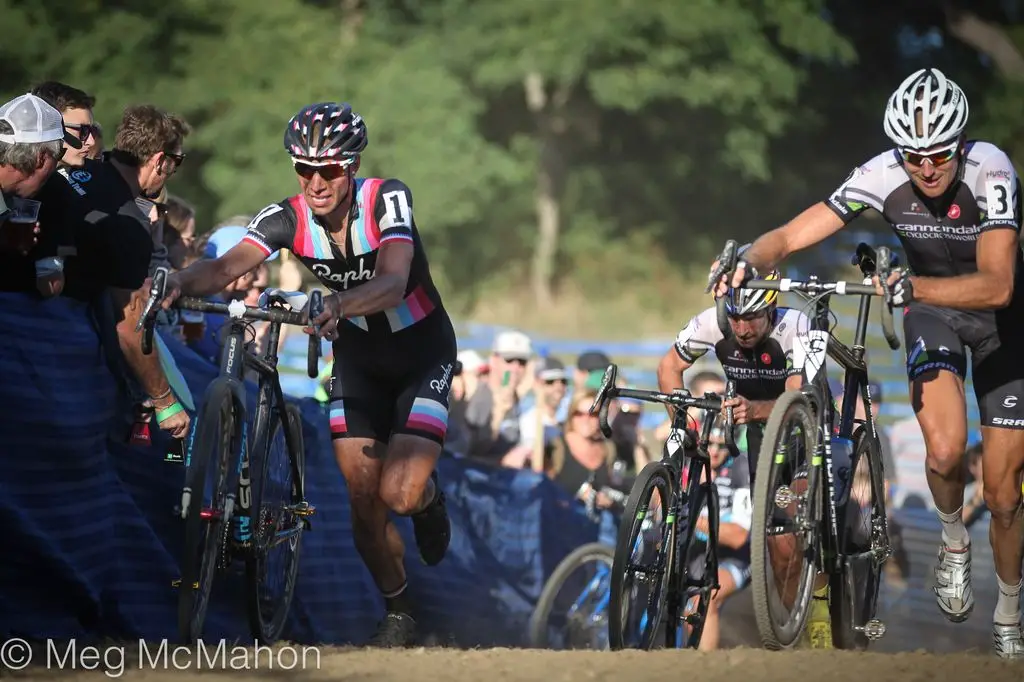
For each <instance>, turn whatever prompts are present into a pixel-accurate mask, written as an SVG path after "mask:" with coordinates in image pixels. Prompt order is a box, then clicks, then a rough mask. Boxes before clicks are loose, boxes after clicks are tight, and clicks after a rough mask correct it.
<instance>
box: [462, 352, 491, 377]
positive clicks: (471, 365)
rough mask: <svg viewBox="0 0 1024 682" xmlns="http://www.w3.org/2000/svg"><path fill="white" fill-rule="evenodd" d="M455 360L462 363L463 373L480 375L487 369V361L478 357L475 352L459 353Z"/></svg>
mask: <svg viewBox="0 0 1024 682" xmlns="http://www.w3.org/2000/svg"><path fill="white" fill-rule="evenodd" d="M456 359H457V360H458V361H459V362H461V363H462V371H463V372H472V373H475V374H480V373H482V372H485V371H487V369H488V365H487V361H486V360H484V359H483V358H482V357H480V354H479V353H477V352H476V351H475V350H463V351H459V354H458V355H457V356H456Z"/></svg>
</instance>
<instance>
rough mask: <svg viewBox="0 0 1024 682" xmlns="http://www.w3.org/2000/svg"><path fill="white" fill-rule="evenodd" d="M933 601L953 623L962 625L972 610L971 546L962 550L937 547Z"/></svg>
mask: <svg viewBox="0 0 1024 682" xmlns="http://www.w3.org/2000/svg"><path fill="white" fill-rule="evenodd" d="M934 590H935V600H936V602H937V603H938V605H939V608H940V609H942V612H943V613H944V614H945V615H946V618H948V619H949V620H951V621H953V622H954V623H962V622H963V621H965V620H967V617H968V616H969V615H971V610H972V609H973V608H974V590H973V589H971V545H970V542H968V544H967V546H966V547H965V548H964V549H950V548H949V547H946V545H945V544H943V545H941V546H940V547H939V563H938V565H937V566H936V567H935V587H934Z"/></svg>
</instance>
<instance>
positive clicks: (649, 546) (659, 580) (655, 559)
mask: <svg viewBox="0 0 1024 682" xmlns="http://www.w3.org/2000/svg"><path fill="white" fill-rule="evenodd" d="M675 490H676V486H675V483H673V481H672V474H671V471H670V470H669V468H668V467H666V466H665V465H664V464H662V463H661V462H650V463H649V464H648V465H647V466H645V467H644V468H643V470H642V471H641V472H640V475H639V476H637V478H636V480H635V481H634V482H633V489H632V491H631V492H630V493H629V499H628V500H627V501H626V508H625V511H624V512H623V515H622V522H621V524H620V526H619V536H618V540H617V541H616V543H615V561H614V562H613V565H612V585H611V595H610V599H609V604H608V639H609V644H610V646H611V648H612V649H616V650H618V649H623V648H631V649H636V648H639V649H651V648H652V647H654V645H655V642H656V640H657V634H658V631H659V626H660V625H661V618H662V615H663V611H664V607H665V602H666V597H667V588H668V584H667V583H668V579H669V577H670V575H671V573H672V567H673V562H674V561H675V552H674V550H675V531H676V528H675V517H674V516H673V514H672V512H671V510H672V496H673V495H674V494H675ZM637 574H639V576H638V575H637ZM634 600H635V601H637V602H639V603H641V604H644V608H643V609H642V610H641V611H639V612H637V613H634V612H633V609H632V608H631V606H632V605H633V602H634Z"/></svg>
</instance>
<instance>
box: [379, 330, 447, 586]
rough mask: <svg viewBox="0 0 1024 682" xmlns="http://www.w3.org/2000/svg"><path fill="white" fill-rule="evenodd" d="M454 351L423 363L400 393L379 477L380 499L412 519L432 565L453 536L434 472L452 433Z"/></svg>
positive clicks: (422, 551) (424, 555)
mask: <svg viewBox="0 0 1024 682" xmlns="http://www.w3.org/2000/svg"><path fill="white" fill-rule="evenodd" d="M450 351H451V353H450V355H449V353H447V352H445V353H440V354H439V355H440V356H441V358H442V359H441V360H433V361H429V362H427V363H425V365H424V366H425V370H424V371H422V372H419V373H418V374H417V375H415V378H414V379H413V380H412V381H410V382H409V383H408V385H407V386H405V388H404V390H403V391H402V392H401V394H400V395H399V396H398V400H397V402H396V406H395V421H394V422H393V423H392V425H391V429H392V433H393V434H394V435H393V436H392V438H391V447H390V448H389V450H388V457H387V460H386V462H385V465H384V471H383V474H382V478H381V489H380V494H381V498H382V499H383V500H384V501H385V502H386V503H387V504H388V506H389V507H390V508H391V510H392V511H394V512H395V513H396V514H400V515H402V516H410V517H412V522H413V530H414V531H415V534H416V544H417V546H418V547H419V550H420V559H422V561H423V563H425V564H427V565H428V566H435V565H437V564H438V563H440V562H441V560H442V559H443V558H444V555H445V553H446V552H447V551H448V542H449V540H450V539H451V524H450V522H449V520H448V511H447V509H446V508H445V497H444V493H443V492H441V488H440V486H439V485H438V484H437V473H436V472H435V471H434V467H435V465H436V464H437V459H438V457H439V456H440V455H441V449H442V446H443V445H444V437H445V434H446V433H447V431H448V394H449V390H450V388H451V385H450V381H451V372H452V368H453V366H454V363H455V348H454V345H453V346H452V348H451V349H450Z"/></svg>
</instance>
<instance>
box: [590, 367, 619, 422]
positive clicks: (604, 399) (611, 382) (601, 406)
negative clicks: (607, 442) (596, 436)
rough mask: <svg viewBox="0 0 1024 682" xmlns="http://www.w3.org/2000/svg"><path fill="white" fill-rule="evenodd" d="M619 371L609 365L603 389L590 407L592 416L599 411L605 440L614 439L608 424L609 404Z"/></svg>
mask: <svg viewBox="0 0 1024 682" xmlns="http://www.w3.org/2000/svg"><path fill="white" fill-rule="evenodd" d="M618 371H619V370H618V368H617V367H616V366H615V365H614V364H611V365H608V368H607V369H605V370H604V376H603V377H601V387H600V388H599V389H598V390H597V395H596V396H595V397H594V404H593V405H591V406H590V414H594V410H597V422H598V425H599V426H600V427H601V433H603V434H604V437H605V438H611V437H612V427H611V426H610V425H609V424H608V403H609V402H610V401H609V394H610V393H611V389H612V387H614V386H615V378H616V376H617V374H618Z"/></svg>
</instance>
